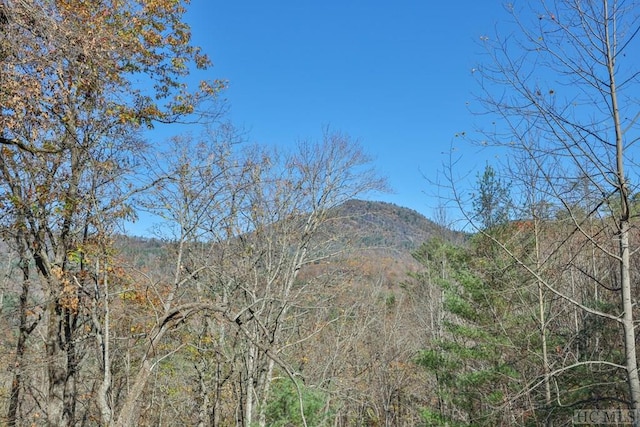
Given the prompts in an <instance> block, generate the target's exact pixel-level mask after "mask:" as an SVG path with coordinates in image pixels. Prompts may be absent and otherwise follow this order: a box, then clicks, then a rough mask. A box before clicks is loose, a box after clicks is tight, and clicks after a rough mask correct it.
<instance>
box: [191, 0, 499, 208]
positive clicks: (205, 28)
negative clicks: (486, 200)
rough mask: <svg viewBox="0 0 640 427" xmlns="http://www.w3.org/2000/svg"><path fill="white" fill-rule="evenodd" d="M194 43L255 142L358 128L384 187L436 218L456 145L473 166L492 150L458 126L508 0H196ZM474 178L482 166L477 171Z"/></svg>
mask: <svg viewBox="0 0 640 427" xmlns="http://www.w3.org/2000/svg"><path fill="white" fill-rule="evenodd" d="M188 10H189V12H188V14H187V22H188V23H189V24H190V25H191V28H192V36H193V42H194V43H195V44H197V45H200V46H201V47H202V48H203V50H204V51H205V52H206V53H207V54H208V55H209V57H210V58H211V60H212V61H213V63H214V67H213V68H212V69H211V70H209V71H208V73H210V77H213V78H223V79H227V80H228V81H229V84H230V86H229V89H228V90H227V91H226V93H225V95H224V96H225V97H226V98H227V99H228V101H229V105H230V113H229V115H230V116H229V117H230V119H231V120H232V121H233V122H234V123H235V124H236V125H238V126H242V127H244V128H246V130H247V131H248V139H249V140H250V141H251V142H258V143H265V144H278V145H287V144H293V143H295V141H297V140H300V139H307V138H311V139H319V137H320V136H321V134H322V128H323V126H330V127H331V128H332V129H334V130H340V131H342V132H345V133H348V134H349V135H351V136H352V137H354V138H358V139H360V141H361V142H362V144H363V146H364V147H365V149H366V150H367V152H368V153H369V154H371V155H372V156H373V157H374V159H375V164H376V166H377V167H378V169H379V170H380V171H381V173H382V174H384V175H386V176H387V177H388V178H389V182H390V184H391V186H392V188H393V190H394V191H395V192H394V194H389V195H381V196H380V197H375V198H376V199H378V200H384V201H388V202H393V203H396V204H398V205H402V206H406V207H410V208H412V209H415V210H417V211H419V212H421V213H423V214H425V215H426V216H428V217H433V214H434V211H433V208H434V207H435V206H436V205H437V201H436V200H435V199H434V197H432V195H433V194H435V193H437V190H436V189H435V188H433V187H432V186H431V185H430V184H429V183H428V182H427V181H426V180H425V179H424V177H423V175H425V176H427V177H429V178H432V179H435V177H436V171H437V170H438V169H440V168H441V165H442V163H443V162H445V161H447V159H448V154H443V153H448V152H449V150H450V148H451V147H452V144H453V147H455V150H456V155H458V154H459V155H461V156H462V160H461V162H460V164H459V165H460V167H461V168H462V169H463V172H464V171H466V170H473V168H477V167H480V168H482V167H484V164H485V160H484V157H483V156H484V155H479V154H478V153H477V149H475V148H471V147H469V146H468V145H465V143H464V142H462V141H461V139H460V138H455V134H456V133H459V132H463V131H464V132H470V131H472V129H473V128H474V123H475V122H477V120H479V118H478V117H474V116H473V115H472V114H470V113H469V104H470V103H471V105H472V104H473V93H474V91H476V92H477V89H478V87H477V85H476V82H475V80H474V78H473V75H472V71H471V70H472V69H473V68H474V66H476V65H477V63H478V62H479V61H481V59H482V58H481V54H482V48H481V45H480V43H479V41H480V37H481V36H484V35H490V34H493V33H494V31H495V25H496V23H498V22H500V21H504V20H505V19H507V13H506V12H505V10H504V8H503V6H502V2H501V1H482V2H481V1H477V0H474V1H470V0H463V1H457V2H439V1H438V2H437V1H426V0H422V1H418V0H414V1H407V0H400V1H395V2H390V1H384V2H383V1H379V0H354V1H350V0H324V1H313V2H312V1H301V0H297V1H292V0H285V1H275V2H264V1H257V0H237V1H223V2H220V1H213V0H192V3H191V4H190V5H189V6H188ZM472 176H473V177H475V172H473V173H472Z"/></svg>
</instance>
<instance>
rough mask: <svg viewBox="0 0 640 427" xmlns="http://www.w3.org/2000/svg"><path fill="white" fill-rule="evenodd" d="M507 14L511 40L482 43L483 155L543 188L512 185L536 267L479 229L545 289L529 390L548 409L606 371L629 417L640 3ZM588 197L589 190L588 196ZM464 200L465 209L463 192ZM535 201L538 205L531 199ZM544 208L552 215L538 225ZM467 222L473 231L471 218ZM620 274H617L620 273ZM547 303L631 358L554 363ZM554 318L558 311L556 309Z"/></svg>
mask: <svg viewBox="0 0 640 427" xmlns="http://www.w3.org/2000/svg"><path fill="white" fill-rule="evenodd" d="M509 8H510V11H511V12H512V13H513V17H514V22H515V30H514V31H513V33H514V34H510V35H509V36H507V37H503V38H500V37H499V36H498V37H497V38H495V39H492V38H491V37H483V41H484V43H485V44H486V47H487V52H488V56H489V61H487V64H485V65H483V66H480V67H478V68H477V69H478V70H479V71H478V73H479V76H480V77H479V80H480V83H481V87H482V89H483V94H482V96H481V103H482V105H483V111H485V112H490V113H492V114H493V115H494V116H497V119H496V120H495V122H494V123H493V124H492V125H490V126H486V127H485V128H484V129H482V132H483V134H484V136H485V138H484V139H483V141H482V144H483V145H489V146H492V147H499V148H501V149H504V150H505V152H506V153H508V155H510V154H511V153H513V154H515V155H516V156H517V158H518V159H526V165H527V167H528V168H529V170H528V173H527V176H528V177H529V178H531V177H535V182H533V183H532V182H527V179H526V178H524V174H522V170H520V171H519V173H518V174H515V175H513V174H512V175H511V176H509V178H517V179H518V180H519V183H520V187H519V188H518V185H516V184H514V187H513V188H512V192H513V194H515V195H516V196H517V197H521V200H523V204H522V205H520V206H519V207H523V208H522V209H520V211H518V212H515V214H514V216H516V219H520V220H526V221H529V220H530V221H533V226H534V230H535V242H536V247H535V251H536V255H535V258H534V259H532V258H530V257H529V256H528V255H527V254H526V253H525V254H523V253H521V252H519V250H518V249H517V248H516V247H515V246H514V245H513V243H514V241H509V240H508V239H507V238H505V235H504V234H502V235H501V234H499V233H492V232H490V231H487V230H486V229H484V228H483V227H482V225H481V224H478V225H477V226H478V228H477V229H478V230H479V231H480V232H482V233H484V234H485V235H486V236H487V237H489V238H490V239H492V240H493V241H494V243H495V244H497V245H498V246H499V247H500V248H502V249H503V250H504V251H506V253H507V254H509V255H510V256H511V257H512V258H513V260H514V261H515V262H516V263H517V264H518V265H519V266H520V268H522V269H523V271H525V272H526V273H527V274H528V275H529V276H530V277H531V278H532V279H533V280H534V281H535V282H536V283H537V284H538V292H539V294H538V295H539V296H538V301H539V308H540V310H539V315H538V319H539V322H540V330H541V334H542V343H543V348H542V357H543V365H544V375H543V379H542V380H541V381H537V380H533V381H532V383H531V385H532V386H535V387H537V386H540V385H544V386H545V389H546V391H545V393H544V395H545V401H546V403H547V404H548V403H549V402H550V401H551V392H552V390H551V385H552V384H557V381H558V380H559V377H560V376H561V375H566V373H567V372H570V371H571V370H572V369H576V368H581V367H587V366H596V365H597V366H601V367H602V368H609V367H615V368H616V369H617V371H618V373H624V378H625V383H626V387H627V393H626V394H625V395H624V396H623V397H622V399H623V400H624V401H625V402H626V404H628V408H629V409H631V410H638V409H640V381H639V378H638V364H637V354H636V338H635V335H636V333H635V323H636V322H637V319H636V316H637V309H634V300H635V298H634V296H633V293H634V291H635V290H636V286H635V285H634V280H637V279H635V278H634V277H635V276H634V272H633V269H632V267H631V266H632V262H633V257H634V256H635V255H636V254H637V244H638V242H637V233H636V232H635V231H634V230H635V224H636V218H635V217H634V216H633V215H632V195H633V194H634V192H635V191H636V190H637V183H636V181H637V178H638V176H637V174H636V173H635V171H634V167H635V166H636V163H635V158H634V148H635V144H636V142H637V138H638V133H637V118H638V114H637V111H636V110H637V105H636V100H635V98H634V97H635V93H636V92H637V84H638V83H639V81H638V75H639V71H638V68H637V66H636V65H635V63H634V60H633V58H632V57H633V55H632V54H631V52H632V51H633V50H634V49H635V48H637V47H638V38H637V34H638V28H640V27H639V25H640V20H639V14H638V5H637V4H636V2H633V1H608V0H602V1H588V2H584V1H572V0H567V1H563V0H558V1H545V2H542V3H540V4H536V5H535V6H531V8H530V9H527V10H526V11H521V10H517V9H516V8H515V6H509ZM509 170H510V169H508V167H504V168H503V169H502V171H501V173H503V174H505V175H506V174H508V172H509ZM514 170H515V169H511V172H513V171H514ZM529 181H530V180H529ZM532 185H534V186H537V188H535V189H534V188H533V187H532ZM584 188H588V189H589V190H588V192H587V193H585V192H584V191H583V189H584ZM456 191H457V192H456V194H457V196H458V197H457V198H458V200H459V201H461V202H463V200H462V199H463V197H462V192H460V191H459V188H458V189H457V190H456ZM533 191H535V192H537V193H538V194H539V196H541V198H539V199H534V198H531V197H530V196H532V195H534V193H533ZM539 196H538V197H539ZM461 205H464V203H462V204H461ZM462 207H463V210H464V206H462ZM542 207H544V209H545V211H546V212H547V213H548V214H549V215H548V216H543V215H540V211H539V209H540V208H542ZM469 218H470V219H471V220H473V218H472V215H469ZM512 219H513V217H512ZM471 222H472V225H476V224H475V223H473V221H471ZM525 225H528V223H527V224H525ZM512 231H513V230H512ZM587 253H590V254H592V255H593V256H594V257H595V258H593V257H592V259H594V260H595V259H596V258H597V259H598V260H599V261H598V262H599V263H603V264H601V265H603V266H605V265H607V266H608V267H606V268H605V269H595V268H591V267H586V266H585V265H584V264H583V263H582V260H584V259H586V257H585V255H586V254H587ZM592 265H595V264H592ZM614 265H615V266H617V268H616V269H612V268H611V267H612V266H614ZM616 270H617V271H616ZM614 271H615V272H614ZM570 274H571V275H573V276H571V277H572V278H571V279H570V278H569V277H568V276H569V275H570ZM576 277H579V278H580V280H579V283H585V284H587V283H589V284H590V285H587V286H586V287H583V288H582V290H580V289H578V288H576V287H572V286H569V285H568V284H570V283H574V284H575V283H577V282H576V281H575V278H576ZM593 289H595V290H596V292H595V295H600V296H597V297H595V301H597V300H598V299H601V298H605V299H606V300H607V301H615V303H613V304H612V305H611V306H604V305H603V304H598V303H597V302H594V292H593V291H592V290H593ZM585 292H586V293H585ZM545 294H546V295H548V296H553V298H554V299H556V300H557V299H558V298H559V299H560V300H562V301H564V303H565V304H569V305H571V306H572V307H574V310H576V313H581V314H580V316H583V317H584V316H596V317H598V318H600V319H602V321H604V322H611V323H612V324H613V325H617V327H618V328H619V339H620V341H621V342H623V343H624V348H623V354H624V357H622V359H618V358H616V357H614V356H612V355H609V358H606V357H604V354H602V353H600V354H595V353H591V354H592V357H593V358H589V359H585V358H575V359H574V358H567V357H564V358H556V359H555V361H551V360H550V355H549V353H550V352H549V349H548V347H546V345H545V344H546V342H547V339H548V336H547V335H546V332H548V329H547V328H548V327H549V325H550V322H552V320H550V319H546V318H545V310H546V309H545V307H548V305H547V303H545V300H546V299H547V298H548V297H547V296H545ZM614 296H615V298H613V297H614ZM555 308H556V310H560V308H559V306H558V305H556V306H555ZM560 313H564V311H556V312H554V313H551V316H552V317H554V318H557V316H559V315H560ZM577 322H578V315H576V323H577ZM557 353H562V350H561V349H558V350H557ZM535 387H534V388H535ZM563 398H564V396H562V395H558V394H557V395H556V396H555V399H556V401H558V402H562V405H569V404H570V402H565V401H564V399H563ZM616 398H620V397H616ZM587 404H589V402H587Z"/></svg>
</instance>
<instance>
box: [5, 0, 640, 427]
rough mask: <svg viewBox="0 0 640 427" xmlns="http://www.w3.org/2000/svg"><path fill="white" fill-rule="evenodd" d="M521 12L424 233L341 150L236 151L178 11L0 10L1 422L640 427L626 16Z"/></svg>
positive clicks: (584, 6)
mask: <svg viewBox="0 0 640 427" xmlns="http://www.w3.org/2000/svg"><path fill="white" fill-rule="evenodd" d="M529 6H530V7H531V8H532V9H529V8H528V7H529ZM529 6H527V7H525V8H517V7H516V6H514V5H511V4H509V5H506V7H507V9H508V10H509V11H510V12H512V17H513V20H512V21H511V22H510V23H509V26H508V28H509V30H508V32H505V33H502V34H501V33H500V32H498V34H497V35H496V36H495V37H493V36H492V37H486V38H483V40H482V43H483V47H484V48H485V49H486V56H484V57H483V60H484V61H485V63H483V65H482V66H481V67H479V68H478V69H477V70H476V75H477V76H478V79H479V85H478V86H479V92H480V93H479V95H478V96H479V98H480V100H481V105H482V111H478V112H479V113H483V114H484V115H483V116H482V117H484V118H486V119H487V121H486V122H483V123H485V125H482V126H481V129H479V130H478V133H474V134H473V135H472V134H469V135H461V137H462V138H465V139H466V140H465V143H468V144H477V145H478V146H481V147H485V149H487V150H494V151H493V152H495V153H500V156H496V162H495V163H494V164H487V165H486V167H485V169H484V170H483V171H481V172H480V173H478V174H477V175H476V176H475V177H474V178H475V179H472V182H470V183H466V182H467V181H465V180H463V179H461V176H465V174H468V171H460V170H459V169H458V168H457V162H456V159H455V158H454V157H451V158H450V162H449V163H448V164H444V165H442V170H441V174H442V177H443V179H439V180H438V185H440V186H441V188H440V190H441V194H446V195H443V196H442V197H443V198H442V210H441V211H438V214H437V215H436V217H437V221H431V220H428V219H427V218H425V217H424V216H422V215H420V214H419V213H417V212H415V211H412V210H410V209H407V208H403V207H398V206H395V205H393V204H388V203H382V202H374V201H366V200H369V199H371V197H372V194H375V193H376V192H380V191H386V190H388V188H387V187H388V184H387V181H386V179H385V178H384V177H382V176H380V175H379V173H378V172H377V171H376V169H375V168H374V164H373V162H372V159H371V158H370V157H369V155H368V154H367V153H366V151H365V150H364V148H363V146H362V145H361V144H360V143H359V142H358V140H357V139H355V138H353V137H351V136H350V135H348V134H347V133H344V132H341V131H336V130H333V129H331V128H326V129H325V130H324V132H323V135H322V137H321V138H320V140H319V141H316V140H302V141H300V142H299V143H298V144H297V145H296V146H295V148H293V149H290V150H284V149H277V148H275V147H273V146H261V145H249V144H247V143H246V142H244V141H243V137H242V132H240V131H238V130H237V129H236V128H235V127H234V125H233V123H230V121H229V120H228V119H227V117H226V116H225V110H226V107H225V105H224V102H223V100H222V99H221V96H222V95H221V94H223V93H224V90H225V88H226V86H227V82H225V81H222V80H210V81H202V82H200V83H199V84H198V85H197V87H195V88H192V87H188V86H187V85H186V83H185V81H187V77H188V76H189V74H190V72H191V71H193V70H200V71H204V70H207V69H208V68H209V67H210V65H211V64H210V61H209V59H208V57H207V56H206V55H205V54H204V53H203V52H201V50H200V49H199V48H198V47H197V46H194V45H192V44H191V42H190V40H191V37H190V30H189V27H188V25H187V24H186V23H185V21H184V13H185V7H186V2H181V1H174V0H126V1H123V0H100V1H85V0H0V27H1V29H2V31H0V67H1V71H0V107H1V108H0V123H1V128H0V253H1V254H2V256H1V257H0V269H1V271H2V275H1V276H0V333H1V334H2V341H1V342H0V361H1V363H2V366H5V367H6V369H4V370H2V372H0V420H1V421H0V423H1V424H2V425H8V426H18V425H47V426H97V425H100V426H161V425H198V426H205V425H207V426H208V425H211V426H230V425H231V426H233V425H237V426H267V425H268V426H299V425H300V426H336V427H337V426H344V427H346V426H414V425H429V426H431V425H448V426H462V425H478V426H497V425H503V426H507V425H531V426H534V425H546V426H561V425H571V424H574V423H584V424H587V423H591V424H599V423H607V422H611V421H612V419H613V418H610V417H612V416H613V415H612V414H614V413H615V414H617V415H616V416H617V417H618V418H615V420H616V421H619V422H621V423H627V424H634V425H638V423H639V422H640V421H638V420H640V415H638V414H639V413H640V412H639V411H640V376H639V374H638V356H637V342H638V339H637V332H636V329H635V328H636V326H637V324H638V321H637V320H636V319H637V318H638V316H639V315H640V312H639V310H638V306H637V302H638V295H639V292H640V289H639V286H640V276H639V274H640V273H639V271H640V265H639V262H640V258H639V254H638V249H639V247H640V245H639V243H640V232H639V230H638V227H637V225H638V214H639V213H640V204H639V200H638V197H637V195H638V194H640V193H639V191H638V182H639V180H638V173H637V163H636V160H637V148H636V142H637V139H638V135H636V134H639V135H640V133H639V125H638V117H640V113H638V107H637V105H638V83H640V81H639V79H640V68H639V67H638V65H637V64H636V61H637V59H636V58H635V55H634V54H633V52H635V51H637V50H638V48H640V46H638V40H637V37H638V33H639V32H640V31H639V30H640V7H638V5H637V4H636V3H635V2H633V1H613V0H599V1H582V0H556V1H551V2H539V4H535V5H529ZM141 82H144V83H141ZM186 123H190V124H192V125H194V126H197V129H199V131H201V132H200V133H198V134H197V135H196V136H194V134H193V133H191V132H189V133H185V134H184V135H181V136H179V137H175V138H173V139H172V140H171V141H167V142H166V143H165V144H155V145H154V144H151V143H149V142H148V141H146V139H145V131H146V130H148V129H152V128H153V127H154V126H169V127H170V126H181V125H184V124H186ZM474 135H480V136H478V137H477V138H476V136H474ZM407 149H410V148H409V147H408V148H407ZM445 207H446V208H451V207H453V208H454V209H455V212H456V214H455V218H456V220H457V222H455V223H454V222H452V221H450V220H449V217H448V216H447V214H446V210H445ZM142 215H151V216H153V217H154V218H157V219H158V221H157V226H156V229H155V231H154V234H153V235H149V236H143V237H140V236H131V235H126V234H125V233H123V231H122V230H123V224H124V223H125V222H132V221H135V220H136V219H137V218H139V217H140V216H142ZM598 411H599V412H598ZM603 417H605V418H603ZM606 417H609V418H606Z"/></svg>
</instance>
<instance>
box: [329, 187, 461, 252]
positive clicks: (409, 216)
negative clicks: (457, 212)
mask: <svg viewBox="0 0 640 427" xmlns="http://www.w3.org/2000/svg"><path fill="white" fill-rule="evenodd" d="M330 217H331V218H332V221H331V224H332V225H331V226H330V227H332V228H333V232H335V233H336V234H343V235H347V236H351V242H350V243H351V244H352V245H355V246H356V247H361V248H369V249H372V248H379V249H385V250H387V251H397V252H411V251H414V250H416V249H417V248H418V247H419V246H420V245H421V244H422V243H424V242H426V241H427V240H429V239H431V238H433V237H440V238H443V239H445V240H460V239H462V238H463V236H462V234H461V233H457V232H454V231H451V230H448V229H446V228H444V227H442V226H440V225H438V224H436V223H435V222H433V221H431V220H429V219H427V218H426V217H425V216H424V215H422V214H420V213H418V212H416V211H414V210H413V209H409V208H405V207H402V206H398V205H395V204H393V203H386V202H377V201H365V200H356V199H354V200H349V201H347V202H345V203H343V204H342V205H340V206H338V207H336V208H335V209H334V210H333V211H332V212H331V214H330ZM354 237H356V238H354Z"/></svg>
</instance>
